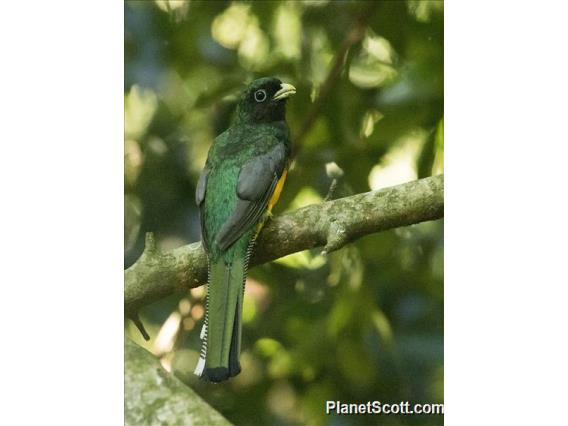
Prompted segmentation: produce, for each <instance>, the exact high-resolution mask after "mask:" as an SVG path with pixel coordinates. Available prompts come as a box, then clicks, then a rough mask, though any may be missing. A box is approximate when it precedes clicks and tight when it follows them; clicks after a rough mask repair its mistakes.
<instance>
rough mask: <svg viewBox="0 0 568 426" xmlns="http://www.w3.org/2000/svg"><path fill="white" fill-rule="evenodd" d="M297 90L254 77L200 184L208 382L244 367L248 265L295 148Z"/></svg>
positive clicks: (201, 367)
mask: <svg viewBox="0 0 568 426" xmlns="http://www.w3.org/2000/svg"><path fill="white" fill-rule="evenodd" d="M294 93H296V89H295V88H294V86H292V85H290V84H286V83H282V82H281V81H280V80H278V79H276V78H261V79H258V80H255V81H253V82H252V83H251V84H250V85H249V86H248V87H247V88H246V89H245V90H244V92H243V93H242V95H241V98H240V101H239V104H238V107H237V112H236V118H235V121H234V122H233V124H232V125H231V126H230V127H229V128H228V129H227V130H226V131H224V132H223V133H221V134H220V135H219V136H217V138H215V141H214V143H213V145H212V146H211V148H210V149H209V154H208V157H207V162H206V164H205V168H204V169H203V172H202V173H201V175H200V177H199V181H198V183H197V189H196V194H195V200H196V203H197V205H198V206H199V209H200V215H201V234H202V243H203V247H204V249H205V252H206V253H207V258H208V267H209V275H208V285H207V312H206V316H205V324H204V325H203V329H202V330H201V339H202V340H203V345H202V349H201V356H200V358H199V361H198V364H197V367H196V369H195V374H196V375H198V376H200V377H202V378H203V379H205V380H209V381H212V382H221V381H223V380H227V379H228V378H229V377H233V376H236V375H237V374H239V373H240V371H241V365H240V362H239V354H240V350H241V328H242V324H241V316H242V309H243V295H244V284H245V280H246V275H247V266H248V262H249V258H250V255H251V253H252V248H253V245H254V241H255V238H256V236H257V235H258V233H259V232H260V230H261V228H262V226H263V224H264V222H265V220H266V219H267V217H268V216H270V214H271V210H272V207H273V206H274V205H275V204H276V202H277V201H278V198H279V196H280V192H281V191H282V187H283V185H284V181H285V180H286V175H287V169H288V160H289V156H290V150H291V149H290V148H291V147H290V139H289V134H288V133H289V132H288V126H287V125H286V121H285V107H286V101H287V99H288V97H289V96H290V95H293V94H294Z"/></svg>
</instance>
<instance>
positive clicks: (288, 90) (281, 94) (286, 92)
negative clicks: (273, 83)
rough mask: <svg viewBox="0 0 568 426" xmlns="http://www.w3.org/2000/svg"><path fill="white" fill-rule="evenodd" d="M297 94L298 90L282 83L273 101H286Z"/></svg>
mask: <svg viewBox="0 0 568 426" xmlns="http://www.w3.org/2000/svg"><path fill="white" fill-rule="evenodd" d="M295 93H296V88H295V87H294V86H292V85H291V84H288V83H282V84H281V85H280V90H279V91H278V92H276V93H275V94H274V96H273V97H272V99H273V100H275V101H279V100H280V99H286V98H287V97H289V96H292V95H293V94H295Z"/></svg>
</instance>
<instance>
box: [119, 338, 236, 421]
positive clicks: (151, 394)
mask: <svg viewBox="0 0 568 426" xmlns="http://www.w3.org/2000/svg"><path fill="white" fill-rule="evenodd" d="M124 383H125V386H124V424H125V425H128V426H129V425H133V426H141V425H156V424H160V425H163V424H168V425H178V424H184V425H230V424H231V423H229V422H228V421H227V420H226V419H225V418H224V417H223V416H222V415H221V414H219V413H218V412H217V411H215V410H214V409H213V408H211V407H210V406H209V405H208V404H207V403H206V402H205V401H203V400H202V399H201V398H200V397H199V396H198V395H197V394H196V393H195V392H194V391H193V390H191V389H190V388H189V387H188V386H186V385H184V384H183V383H182V382H181V381H179V380H178V379H177V378H176V377H174V376H173V375H172V374H170V373H168V372H166V371H165V370H163V369H162V367H161V366H160V363H159V362H158V360H157V359H156V358H154V357H153V356H152V354H150V353H149V352H147V351H145V350H144V349H142V348H141V347H140V346H138V345H136V344H135V343H133V342H132V341H130V340H129V339H127V338H125V339H124Z"/></svg>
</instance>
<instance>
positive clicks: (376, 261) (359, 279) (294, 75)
mask: <svg viewBox="0 0 568 426" xmlns="http://www.w3.org/2000/svg"><path fill="white" fill-rule="evenodd" d="M371 3H372V2H355V1H346V2H331V1H307V0H306V1H294V2H261V1H255V2H224V1H209V2H202V1H191V2H189V1H187V2H186V1H172V0H157V1H154V2H151V1H132V2H126V3H125V56H126V58H125V61H126V63H125V87H124V96H125V142H124V143H125V145H124V150H125V266H129V265H131V264H132V263H133V262H134V261H135V260H136V259H137V258H138V256H139V255H140V254H141V252H142V250H143V242H144V233H145V232H147V231H153V232H154V233H155V234H156V237H157V240H158V244H159V246H160V247H161V248H162V249H164V250H169V249H171V248H174V247H178V246H180V245H183V244H186V243H189V242H193V241H197V240H199V238H200V235H199V217H198V211H197V209H196V208H195V206H194V201H193V200H194V190H195V184H196V182H197V177H198V174H199V172H200V170H201V168H202V167H203V164H204V162H205V158H206V155H207V150H208V148H209V146H210V145H211V143H212V142H213V139H214V138H215V136H216V135H217V134H219V133H221V132H222V131H223V130H225V129H226V128H227V126H228V125H229V123H230V120H231V118H232V114H233V112H234V107H235V100H236V96H237V95H238V93H239V91H240V90H241V88H242V87H243V84H246V83H247V82H249V81H251V80H252V79H254V78H257V77H260V76H267V75H275V76H278V77H280V78H281V79H282V80H283V81H286V82H289V83H291V84H293V85H294V86H296V88H297V89H298V93H297V95H296V96H295V97H294V98H292V99H291V101H290V102H289V105H288V114H287V116H288V123H289V125H290V128H291V130H292V133H293V134H294V133H297V132H298V130H299V129H300V128H301V127H302V126H303V124H304V119H305V117H306V116H307V115H308V112H309V111H310V110H311V108H313V105H314V102H316V103H317V102H318V95H319V90H320V88H321V86H322V84H323V83H324V82H325V80H326V78H327V75H328V73H329V71H330V68H331V67H332V64H333V62H334V57H335V53H336V52H337V51H338V50H339V49H340V46H341V45H342V43H343V42H344V39H345V37H346V36H347V34H348V33H349V31H350V29H352V28H354V27H355V26H356V25H357V23H358V22H360V19H361V17H363V18H364V19H365V20H366V29H365V35H364V39H363V41H362V42H361V43H356V44H355V45H354V46H353V47H352V48H351V49H350V50H349V53H348V55H347V57H346V62H345V66H344V69H343V70H342V73H341V75H340V77H339V78H338V79H337V81H336V82H335V83H334V86H333V89H332V91H331V93H330V95H329V97H328V98H327V99H326V100H325V102H324V104H323V107H322V108H321V110H320V112H319V114H318V116H317V119H316V120H315V121H314V123H313V126H311V128H310V130H309V132H308V133H307V135H306V137H305V139H304V141H303V146H302V150H301V151H300V153H299V155H298V157H297V158H296V159H295V162H294V166H293V169H292V171H291V173H290V175H289V178H288V181H287V186H286V188H285V190H284V193H283V195H282V197H281V201H280V203H279V204H278V206H277V207H276V211H275V214H278V213H279V212H283V211H286V210H288V209H295V208H298V207H300V206H302V205H306V204H310V203H317V202H319V201H320V200H321V199H323V198H324V197H325V196H326V194H327V191H328V189H329V186H330V179H329V177H328V176H327V175H326V172H325V164H326V163H327V162H330V161H334V162H336V163H337V164H338V165H339V166H340V167H341V168H342V169H343V170H344V172H345V175H344V177H343V178H342V179H341V181H340V184H339V186H338V190H337V194H338V195H339V196H344V195H348V194H350V193H358V192H365V191H369V190H370V189H377V188H381V187H385V186H390V185H394V184H398V183H402V182H405V181H410V180H414V179H416V178H419V177H424V176H429V175H432V174H438V173H441V172H443V149H444V147H443V3H441V2H438V1H385V2H375V4H374V5H373V8H372V11H370V5H371ZM442 231H443V224H442V222H441V221H438V222H429V223H424V224H420V225H415V226H410V227H407V228H401V229H396V230H393V231H390V232H385V233H381V234H377V235H372V236H367V237H365V238H363V239H361V240H359V241H357V242H356V243H354V244H352V245H350V246H348V247H346V248H344V249H342V250H340V251H339V252H336V253H332V254H331V255H330V256H329V257H327V258H324V257H322V256H321V255H319V254H318V253H319V252H318V251H313V252H303V253H297V254H294V255H291V256H288V257H286V258H283V259H279V260H278V261H276V262H273V263H271V264H268V265H263V266H262V267H257V268H254V269H253V270H252V271H250V277H249V279H248V281H247V289H246V299H245V305H244V322H245V324H244V330H243V339H244V340H243V353H242V364H243V372H242V373H241V374H240V375H239V376H238V377H237V378H235V379H234V380H232V381H230V382H229V383H227V384H222V385H212V384H206V383H202V382H200V381H199V380H197V379H196V377H194V376H193V375H192V374H191V372H192V370H193V368H194V366H195V363H196V360H197V356H198V350H199V347H200V344H199V336H198V335H199V330H200V328H201V324H202V319H203V297H204V288H203V287H201V288H197V289H194V290H192V291H191V293H190V294H188V295H183V294H181V295H175V296H171V297H169V298H167V299H165V300H162V301H160V302H158V303H155V304H154V305H152V306H148V307H147V308H145V309H144V310H143V312H141V317H142V320H143V321H144V323H145V324H146V326H147V328H148V331H149V332H150V334H151V335H152V337H153V339H152V340H151V341H150V342H148V343H145V342H143V341H142V340H141V337H140V336H139V333H138V332H137V331H136V330H135V329H134V327H133V326H132V324H127V330H126V332H127V333H128V334H129V335H131V336H132V337H133V338H134V339H135V340H136V341H137V342H139V343H140V344H141V345H143V346H145V347H147V348H149V349H150V350H152V351H153V352H154V353H155V354H156V355H158V356H161V359H162V364H163V365H164V366H165V367H166V368H168V369H173V371H174V372H175V373H176V374H177V375H178V376H179V377H180V378H181V379H182V380H184V381H185V382H186V383H188V384H189V385H190V386H191V387H192V388H193V389H195V390H196V391H197V392H198V393H199V394H200V395H202V396H203V397H204V398H205V399H206V400H207V401H208V402H209V403H210V404H212V405H213V406H214V407H215V408H217V409H218V410H219V411H220V412H221V413H222V414H223V415H225V416H226V417H227V418H228V419H229V420H231V421H233V422H234V423H236V424H275V425H288V424H303V423H308V424H334V425H340V424H368V423H369V422H372V423H376V422H378V421H379V419H380V421H381V422H383V423H382V424H387V423H384V422H390V423H388V424H435V423H436V422H438V421H439V422H440V423H441V421H442V419H441V418H437V419H436V418H434V417H420V416H406V417H392V416H389V417H386V416H382V417H375V418H373V420H372V421H371V419H370V418H369V417H365V416H343V417H333V416H329V417H327V416H326V415H325V400H326V399H331V400H342V401H345V402H365V401H368V400H381V401H383V402H399V401H401V400H409V401H411V402H440V401H443V236H442Z"/></svg>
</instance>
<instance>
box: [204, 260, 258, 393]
mask: <svg viewBox="0 0 568 426" xmlns="http://www.w3.org/2000/svg"><path fill="white" fill-rule="evenodd" d="M248 257H249V256H248V255H247V256H245V258H244V259H243V258H235V259H234V260H233V262H232V263H231V264H227V263H225V261H224V260H223V259H222V258H221V259H220V260H218V261H217V262H215V263H212V264H211V265H210V266H209V281H208V285H207V312H206V316H205V324H204V325H203V329H202V330H201V339H202V340H203V346H202V348H201V356H200V358H199V362H198V364H197V367H196V369H195V374H196V375H198V376H201V377H202V378H203V379H205V380H210V381H212V382H221V381H223V380H227V379H228V378H230V377H233V376H236V375H237V374H239V373H240V372H241V365H240V363H239V354H240V352H241V328H242V323H241V322H242V321H241V317H242V309H243V297H244V281H245V278H246V273H247V263H248Z"/></svg>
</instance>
